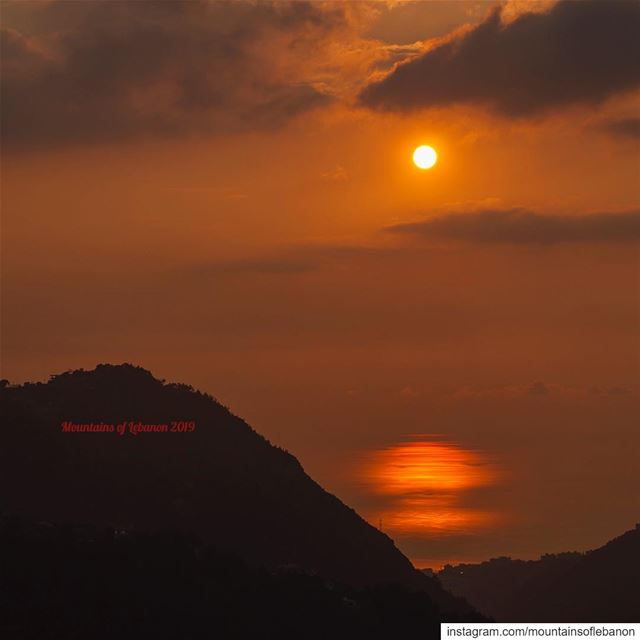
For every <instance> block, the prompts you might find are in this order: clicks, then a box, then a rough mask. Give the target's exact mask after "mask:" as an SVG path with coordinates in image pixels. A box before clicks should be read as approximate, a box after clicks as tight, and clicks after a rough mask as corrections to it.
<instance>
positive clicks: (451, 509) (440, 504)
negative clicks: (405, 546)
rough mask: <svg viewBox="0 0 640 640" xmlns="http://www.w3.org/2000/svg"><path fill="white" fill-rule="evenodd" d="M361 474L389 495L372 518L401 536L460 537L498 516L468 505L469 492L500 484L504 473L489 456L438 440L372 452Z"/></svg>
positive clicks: (380, 493)
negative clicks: (456, 535) (384, 506)
mask: <svg viewBox="0 0 640 640" xmlns="http://www.w3.org/2000/svg"><path fill="white" fill-rule="evenodd" d="M359 475H360V478H361V480H363V481H364V482H365V483H366V484H367V485H368V486H369V487H370V488H371V490H372V491H373V492H374V493H375V494H377V495H378V496H383V497H384V501H385V504H386V505H387V506H386V508H384V509H380V510H378V511H377V512H375V513H372V514H370V517H371V519H372V520H373V521H376V522H377V521H378V520H383V522H384V529H385V530H389V531H391V532H394V533H399V534H409V535H410V534H418V535H420V534H431V535H455V534H461V533H472V532H473V531H475V530H477V529H479V528H484V527H488V526H491V525H493V524H495V523H496V522H497V520H498V516H497V514H496V513H493V512H491V511H488V510H484V509H480V508H474V507H472V506H468V505H467V504H466V501H465V499H466V498H468V496H469V492H470V491H472V490H474V489H478V488H481V487H486V486H489V485H493V484H496V483H497V482H498V481H499V478H500V473H499V471H498V469H497V467H496V465H495V464H493V463H492V462H491V461H490V459H489V457H488V456H487V455H486V454H485V453H483V452H480V451H475V450H471V449H465V448H462V447H461V446H459V445H458V444H456V443H453V442H448V441H443V440H438V439H437V437H436V436H432V435H421V436H414V439H413V440H410V441H407V442H401V443H399V444H395V445H392V446H389V447H386V448H384V449H380V450H377V451H373V452H370V453H369V454H367V455H366V456H365V459H364V461H363V463H362V465H361V467H360V469H359Z"/></svg>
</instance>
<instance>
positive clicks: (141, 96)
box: [1, 0, 346, 148]
mask: <svg viewBox="0 0 640 640" xmlns="http://www.w3.org/2000/svg"><path fill="white" fill-rule="evenodd" d="M27 4H28V5H30V6H29V7H27V9H26V10H30V11H31V14H30V15H29V16H28V18H29V19H28V20H27V19H26V18H25V15H22V14H19V13H18V14H16V15H14V14H15V11H16V10H14V14H12V13H11V12H9V16H8V18H9V20H5V24H6V23H7V22H8V21H10V19H11V18H12V17H13V18H14V24H17V25H18V26H20V27H21V28H22V29H25V30H26V28H27V27H25V26H23V25H27V24H31V25H33V26H32V32H31V33H29V32H26V31H24V32H20V31H19V30H18V29H15V28H14V29H11V28H6V29H3V30H2V41H1V42H2V80H3V101H2V132H3V133H2V135H3V144H4V145H5V146H8V147H12V148H15V147H20V148H31V147H43V146H56V145H67V144H75V143H85V142H100V141H114V140H119V139H126V138H131V137H135V136H141V135H154V136H158V135H161V136H171V135H182V134H185V133H190V132H204V133H209V132H218V131H237V130H243V129H265V128H266V129H268V128H273V127H278V126H281V125H283V124H285V123H286V122H287V121H289V120H290V119H291V118H293V117H295V116H296V115H297V114H300V113H302V112H304V111H307V110H309V109H312V108H314V107H317V106H319V105H322V104H324V103H326V102H327V101H328V97H327V96H326V95H324V94H323V93H322V92H320V91H319V90H318V89H317V88H316V87H314V86H312V85H311V84H308V83H307V82H305V80H304V79H303V77H302V74H300V73H296V71H297V67H296V66H295V65H296V61H298V60H301V59H302V56H301V52H303V51H307V50H308V49H310V48H313V47H314V46H317V43H318V42H322V41H323V39H324V38H327V37H329V36H330V35H332V34H334V33H336V32H337V31H338V30H340V29H343V28H345V21H346V16H345V10H344V7H343V6H342V5H335V6H334V5H329V6H325V5H323V6H316V5H315V4H313V3H309V2H291V3H248V2H214V3H207V2H196V1H191V2H182V1H180V2H173V1H171V0H169V1H150V2H134V1H131V2H101V1H97V2H86V3H82V2H76V3H73V2H72V3H69V2H54V3H27ZM23 11H24V10H23ZM283 58H284V59H285V60H284V62H283Z"/></svg>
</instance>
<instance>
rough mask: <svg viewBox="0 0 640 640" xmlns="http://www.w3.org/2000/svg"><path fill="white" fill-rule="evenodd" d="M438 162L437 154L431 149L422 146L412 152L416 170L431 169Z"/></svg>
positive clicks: (424, 145)
mask: <svg viewBox="0 0 640 640" xmlns="http://www.w3.org/2000/svg"><path fill="white" fill-rule="evenodd" d="M437 161H438V154H437V153H436V150H435V149H434V148H433V147H430V146H428V145H426V144H423V145H421V146H419V147H417V148H416V150H415V151H414V152H413V163H414V164H415V165H416V167H418V169H431V167H433V165H434V164H435V163H436V162H437Z"/></svg>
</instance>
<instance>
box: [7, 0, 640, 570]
mask: <svg viewBox="0 0 640 640" xmlns="http://www.w3.org/2000/svg"><path fill="white" fill-rule="evenodd" d="M577 4H580V3H577ZM612 4H613V5H616V3H612ZM139 5H140V3H118V5H117V7H116V8H115V9H114V8H113V6H112V7H111V8H110V7H109V6H108V4H103V3H99V2H97V3H89V4H83V3H72V2H53V3H51V2H42V3H36V2H34V3H28V4H26V5H25V4H24V3H13V2H7V3H3V7H2V24H3V29H4V30H5V31H4V33H3V76H4V78H5V85H4V86H5V88H4V94H5V100H4V103H5V106H3V147H2V152H3V157H2V160H3V164H2V210H3V218H2V231H3V240H2V241H3V247H2V248H3V251H2V260H3V269H2V276H3V283H2V284H3V300H2V350H3V358H2V360H3V374H2V375H3V376H4V377H6V378H9V379H10V380H12V381H13V382H21V381H24V380H35V379H46V377H47V376H48V375H49V374H51V373H54V372H59V371H62V370H66V369H70V368H77V367H86V368H89V367H93V366H94V365H95V364H96V363H98V362H122V361H128V362H134V363H136V364H140V365H142V366H144V367H146V368H148V369H150V370H151V371H153V373H154V374H156V375H157V376H158V377H162V378H166V379H168V380H179V381H184V382H187V383H190V384H193V385H194V386H197V387H199V388H201V389H203V390H206V391H208V392H210V393H212V394H213V395H214V396H215V397H217V398H219V399H220V400H221V401H222V402H223V403H225V404H227V405H229V406H230V407H231V408H232V410H233V411H235V412H236V413H238V414H239V415H241V416H243V417H244V418H245V419H247V420H248V421H249V422H250V423H251V424H252V426H254V427H255V428H256V429H257V430H258V431H260V432H261V433H263V434H264V435H266V436H267V437H268V438H269V439H270V440H272V441H273V442H275V443H277V444H279V445H282V446H284V447H286V448H287V449H289V450H291V451H292V453H294V454H295V455H297V456H298V457H299V458H300V460H301V462H302V464H303V466H304V467H305V469H306V470H307V471H308V472H309V473H310V474H311V475H312V476H313V477H314V478H316V479H317V480H318V481H319V482H320V483H321V484H323V486H325V487H326V488H327V489H329V490H331V491H333V492H334V493H336V494H337V495H338V496H339V497H341V498H342V499H344V500H345V501H346V502H348V504H350V505H351V506H353V507H354V508H355V509H356V510H358V511H359V512H361V513H363V514H364V515H365V516H366V517H368V518H369V519H370V521H371V522H372V523H373V524H375V525H376V526H377V525H378V522H379V519H380V518H382V519H383V528H384V529H385V531H387V532H388V533H389V534H390V535H392V536H393V537H394V539H396V540H397V543H398V545H399V546H400V548H401V549H403V550H404V551H405V552H406V553H407V554H408V555H409V556H410V557H411V558H413V559H414V560H416V562H419V563H420V564H433V565H438V564H441V563H442V562H443V561H450V560H481V559H484V558H487V557H490V556H492V555H493V556H495V555H513V556H520V557H532V556H535V555H537V554H540V553H543V552H554V551H562V550H567V549H585V548H589V547H593V546H596V545H599V544H601V543H603V542H604V541H605V540H607V539H608V538H610V537H612V536H614V535H616V534H618V533H620V532H622V531H623V530H624V529H627V528H629V527H631V526H632V525H633V524H635V522H636V520H637V514H638V512H639V511H638V510H639V507H640V498H638V497H637V496H640V484H639V482H638V479H637V478H636V474H634V473H632V468H633V466H634V465H635V464H636V461H635V457H636V453H637V450H638V447H639V446H640V436H639V435H638V432H637V428H636V426H635V421H636V420H637V416H638V411H639V409H640V406H639V404H640V402H639V387H638V380H639V378H638V374H639V368H640V367H639V353H640V352H639V350H638V347H639V344H638V324H639V320H640V317H639V316H640V307H639V305H638V284H639V270H638V268H639V266H640V265H639V262H638V257H639V254H638V240H639V239H640V232H639V223H638V213H637V211H638V209H639V203H640V191H639V187H638V185H639V184H640V181H639V178H640V176H639V170H638V168H639V166H640V163H639V162H638V160H639V148H638V140H639V138H638V135H637V123H636V124H635V125H634V124H633V123H634V118H637V113H638V111H637V110H638V93H637V92H638V88H639V87H640V85H639V84H638V79H637V75H638V74H637V71H636V72H635V76H634V75H633V71H631V72H629V71H628V70H626V71H625V69H620V68H619V67H620V64H621V63H620V61H619V60H616V59H612V60H611V61H609V60H608V59H607V60H605V62H606V64H610V65H612V67H611V69H609V68H608V67H607V66H606V64H604V63H603V68H604V71H605V72H606V73H603V77H602V78H596V77H595V76H596V73H599V71H598V70H594V71H593V77H591V76H588V77H587V78H586V80H584V86H580V87H575V91H573V88H571V87H570V88H569V89H568V90H567V91H566V95H565V91H564V89H562V92H563V94H562V95H563V100H562V101H558V100H556V97H555V96H556V95H557V94H558V93H559V92H560V89H558V88H557V87H564V86H565V85H567V84H569V85H570V84H571V79H570V78H569V79H568V80H566V81H565V80H563V79H562V78H560V82H559V83H558V85H557V87H556V86H555V85H550V86H549V87H548V86H546V85H542V86H540V87H539V88H538V89H536V94H535V95H530V96H529V95H527V101H526V103H522V102H521V98H520V95H519V94H517V95H514V94H513V93H512V92H511V91H510V89H509V86H507V87H505V85H504V83H502V84H501V82H502V80H501V76H500V73H502V74H503V75H504V77H507V78H508V77H509V74H510V73H513V70H512V69H511V68H510V67H509V66H508V64H507V62H505V58H508V55H507V53H505V52H504V51H503V53H502V55H498V56H497V57H496V58H495V59H494V62H493V66H494V67H495V74H494V76H495V77H494V76H492V75H491V71H492V68H491V67H490V68H489V69H488V70H486V69H485V68H484V67H482V68H481V69H480V71H479V72H480V73H487V74H488V75H487V79H486V85H483V86H479V87H476V86H475V85H474V84H473V83H472V82H470V81H468V82H466V83H465V84H464V86H463V87H462V88H460V87H456V86H452V87H451V86H449V84H448V80H447V79H448V78H449V77H450V76H449V74H447V73H446V71H447V70H446V67H445V68H444V71H443V72H442V73H441V71H440V68H439V67H437V64H447V63H437V64H436V62H432V60H434V59H433V58H429V60H428V62H429V64H430V65H431V66H428V65H427V66H424V68H422V67H420V66H419V63H420V60H422V58H421V56H425V55H426V56H429V55H434V53H433V52H434V51H435V52H436V53H437V51H438V47H439V46H446V44H443V43H447V42H450V41H452V39H453V40H455V39H456V38H458V39H459V38H462V37H464V34H465V33H469V32H473V29H474V28H481V27H482V25H485V26H486V28H487V29H489V26H490V25H489V22H488V21H490V19H491V18H488V17H487V15H488V14H489V12H490V11H491V10H492V9H493V8H494V7H495V6H496V5H497V3H489V2H473V1H471V2H466V1H462V2H421V3H404V2H399V3H389V4H386V3H381V2H379V3H375V2H374V3H350V4H346V5H345V4H341V3H328V4H314V3H310V4H309V3H305V2H299V3H293V4H284V3H277V4H276V5H271V4H258V5H256V4H245V3H242V2H240V3H216V4H215V5H207V4H200V3H160V4H154V3H147V5H146V8H145V9H141V8H140V6H139ZM549 6H550V3H548V2H547V3H541V4H540V5H538V6H537V9H538V10H539V11H543V10H546V11H547V13H540V14H538V15H539V16H541V18H540V22H535V23H534V22H531V23H530V24H529V23H527V24H529V27H527V28H530V29H532V30H533V32H534V33H538V31H536V29H542V30H544V29H545V28H546V26H545V25H546V24H547V22H548V21H551V20H555V19H556V17H557V16H560V17H558V18H557V19H558V20H560V19H561V18H562V15H561V14H560V12H557V16H556V14H554V13H549V12H550V11H552V9H549ZM532 7H533V5H532V4H529V5H527V7H525V8H524V9H523V4H522V3H520V4H517V3H510V4H509V7H508V8H507V9H505V13H504V23H505V25H507V24H517V25H520V26H522V25H523V24H524V23H521V22H520V23H519V22H518V20H519V18H518V16H521V15H522V14H523V12H525V17H526V16H527V15H528V14H527V13H526V12H527V11H529V10H530V9H531V8H532ZM554 16H555V17H554ZM569 18H571V16H569ZM569 18H566V19H567V20H568V19H569ZM562 19H565V18H562ZM509 20H511V21H514V20H515V22H511V23H509V22H508V21H509ZM477 25H481V27H478V26H477ZM520 26H519V27H518V28H520ZM525 26H526V25H525ZM502 28H507V27H506V26H503V27H502ZM523 29H524V27H523ZM492 33H493V36H494V37H495V38H498V39H499V38H501V37H502V36H501V35H500V34H501V33H502V32H501V31H500V30H498V31H496V32H495V33H494V32H492ZM563 33H565V32H563ZM105 34H107V35H108V36H109V38H110V39H106V40H105V38H106V36H105ZM566 34H567V35H566V37H567V38H569V39H570V38H571V37H573V36H572V34H573V31H571V29H569V30H567V31H566ZM527 37H528V36H527V35H526V31H525V35H524V36H521V37H519V39H518V41H519V42H521V43H522V44H521V45H519V46H521V49H518V55H521V56H522V64H524V63H525V62H526V59H525V55H537V54H533V53H532V52H530V51H529V52H528V50H527V49H526V42H527V40H526V38H527ZM607 37H614V38H615V37H616V34H613V36H607V34H603V35H602V39H603V41H604V42H605V43H606V38H607ZM617 39H618V41H620V42H622V43H623V44H622V45H621V46H623V45H624V39H623V37H622V36H619V35H618V36H617ZM508 42H509V41H507V44H504V43H503V44H500V45H499V46H500V47H507V46H510V45H509V44H508ZM579 44H580V43H578V44H576V46H575V51H577V52H581V51H582V49H581V48H580V46H579ZM549 46H551V45H549ZM496 47H498V45H496ZM566 50H568V51H573V49H572V48H571V46H568V47H567V48H566ZM165 51H167V52H168V53H167V56H166V59H165V57H163V56H164V55H165V54H164V52H165ZM172 51H178V52H180V53H181V55H180V56H178V57H177V58H176V57H172V56H171V55H170V54H171V52H172ZM496 51H498V53H499V54H500V52H501V51H502V50H501V49H500V48H499V47H498V48H497V49H496ZM505 51H507V50H506V49H505ZM120 52H122V55H120ZM425 52H426V53H425ZM481 55H482V51H480V52H479V53H478V54H477V55H474V56H471V58H476V57H478V56H481ZM576 55H577V54H576ZM181 56H183V58H184V61H183V62H182V58H181ZM460 56H462V54H460ZM603 56H604V54H603ZM176 60H177V61H176ZM412 61H413V62H412ZM416 61H418V62H416ZM534 62H535V64H543V63H544V60H543V61H542V62H540V61H539V60H537V59H536V60H535V61H534ZM397 63H403V66H407V67H408V66H409V65H411V64H414V65H418V66H417V67H415V66H414V67H412V68H417V69H418V71H417V72H416V73H418V75H417V77H418V84H417V85H415V82H416V81H415V80H413V79H411V78H410V81H409V80H402V78H400V80H398V82H397V83H396V85H392V84H391V85H389V86H390V87H391V89H390V90H389V91H388V92H387V90H386V85H384V84H383V85H380V86H381V87H382V88H381V89H379V90H377V91H378V93H376V95H375V100H374V98H369V99H365V98H363V96H366V95H367V93H366V91H365V88H367V87H371V86H375V85H374V83H375V82H380V81H382V82H383V83H384V82H385V80H384V79H385V78H388V77H390V76H389V74H391V75H393V74H394V73H396V72H395V71H394V69H395V66H394V65H396V64H397ZM570 63H571V61H569V62H567V65H566V68H567V69H570V68H571V66H570ZM181 64H183V65H184V66H183V67H181V66H180V65H181ZM464 64H468V61H467V59H466V58H463V57H461V58H460V62H459V66H458V67H457V69H458V73H463V72H464V70H462V71H461V69H463V67H464ZM531 64H534V63H531ZM585 64H586V63H585ZM504 65H507V66H506V68H505V69H502V67H503V66H504ZM557 67H558V68H559V69H560V70H561V71H562V70H563V69H564V68H565V67H563V65H562V63H561V61H560V62H559V63H558V64H557ZM552 71H553V70H552V69H551V70H550V71H549V74H550V75H553V74H552ZM614 72H615V73H614ZM477 73H478V71H477V70H476V71H474V74H476V75H477ZM420 74H423V75H424V74H431V75H429V76H428V83H427V86H428V87H429V89H430V90H429V91H428V92H426V93H425V92H424V91H423V89H422V84H420V82H422V80H420V78H422V77H423V76H421V75H420ZM625 74H626V75H625ZM425 77H426V76H425ZM453 77H454V78H455V74H454V76H453ZM518 77H520V76H518ZM571 77H572V78H573V79H574V81H575V75H573V76H571ZM438 78H440V80H438ZM607 78H615V81H616V83H617V84H612V85H610V84H608V82H609V80H608V79H607ZM386 82H388V83H390V82H392V81H390V80H387V81H386ZM393 82H395V80H393ZM425 82H427V81H426V80H425ZM439 82H440V83H441V85H439V84H438V83H439ZM550 82H551V80H550ZM611 82H613V81H611ZM412 83H414V84H412ZM414 85H415V86H414ZM522 86H523V87H524V89H523V91H524V92H525V95H526V91H527V87H529V86H530V85H529V84H527V79H526V77H525V78H524V79H522ZM485 87H486V90H485ZM554 87H555V88H554ZM363 91H364V93H363ZM545 91H548V93H545ZM572 91H573V93H572ZM465 92H466V93H465ZM474 92H475V93H474ZM405 94H406V96H407V98H406V102H403V101H400V103H399V104H398V103H397V100H396V98H397V96H398V95H403V96H404V95H405ZM452 95H453V96H455V99H454V98H451V96H452ZM25 96H26V97H25ZM27 98H29V99H28V100H27ZM436 99H437V101H439V102H437V103H436V102H434V101H436ZM367 100H368V101H367ZM414 100H415V101H416V105H415V106H412V107H411V108H409V107H408V106H407V105H409V104H413V102H411V101H414ZM420 101H422V102H420ZM523 104H524V106H523ZM40 105H44V106H40ZM531 109H533V111H531ZM634 126H635V127H636V128H635V129H634ZM7 132H8V133H7ZM634 132H635V133H634ZM419 144H430V145H432V146H434V147H435V148H436V149H437V151H438V153H439V161H438V164H437V165H436V166H435V167H434V168H433V169H432V170H430V171H426V172H421V171H419V170H417V169H416V168H415V166H414V165H413V164H412V163H411V154H412V151H413V149H414V148H415V147H416V146H417V145H419ZM412 434H439V435H438V437H437V438H426V439H425V438H423V439H419V438H418V439H416V438H412ZM406 456H408V457H409V464H410V465H413V466H415V467H416V468H417V469H418V470H420V473H422V471H424V470H425V469H432V468H434V467H433V465H436V467H437V474H436V475H437V476H438V477H440V478H443V479H450V480H451V482H453V485H451V486H446V485H447V482H449V480H447V482H444V484H442V483H441V484H439V485H438V486H436V487H429V486H419V487H418V489H419V491H418V493H417V494H416V493H415V492H414V491H411V490H409V491H405V489H406V487H404V488H403V487H401V486H399V485H401V484H402V482H400V481H401V480H402V478H403V476H402V475H401V476H398V475H397V474H396V473H395V472H394V471H393V469H394V466H393V465H394V464H395V463H394V462H393V461H394V460H397V459H399V458H403V457H406ZM363 460H364V461H369V463H370V464H372V465H373V471H371V468H370V469H369V470H370V471H371V473H370V474H369V476H367V478H368V479H367V478H363V475H362V469H363V467H362V464H363ZM389 465H391V466H389ZM475 465H477V466H475ZM365 466H366V465H365ZM481 470H482V471H481ZM459 483H462V484H459ZM432 489H435V494H433V492H432V491H431V490H432ZM424 490H428V491H427V493H426V494H425V493H424ZM408 514H409V515H408ZM407 517H408V518H409V519H408V520H407ZM394 518H395V520H394ZM385 522H386V524H385ZM416 523H418V525H417V526H413V525H415V524H416Z"/></svg>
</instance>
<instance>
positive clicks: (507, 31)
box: [360, 0, 640, 117]
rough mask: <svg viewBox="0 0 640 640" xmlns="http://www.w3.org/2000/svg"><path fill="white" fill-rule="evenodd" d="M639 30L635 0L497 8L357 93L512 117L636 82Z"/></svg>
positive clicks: (365, 99)
mask: <svg viewBox="0 0 640 640" xmlns="http://www.w3.org/2000/svg"><path fill="white" fill-rule="evenodd" d="M638 33H640V3H639V2H636V1H635V0H606V1H604V0H583V1H581V2H573V1H570V0H561V1H560V2H558V3H557V4H555V5H553V7H552V8H551V9H549V10H548V11H547V12H546V13H527V14H524V15H521V16H520V17H518V18H517V19H515V20H514V21H512V22H510V23H507V24H505V23H503V21H502V19H501V14H500V11H499V10H497V11H494V12H492V13H491V14H490V16H489V17H488V18H487V19H486V20H485V21H484V22H482V23H481V24H480V25H479V26H477V27H476V28H474V29H472V30H471V31H469V32H468V33H467V34H466V35H464V36H461V37H459V38H456V39H454V40H451V41H449V42H447V43H445V44H443V45H441V46H439V47H437V48H435V49H432V50H431V51H429V52H427V53H426V54H424V55H423V56H421V57H419V58H417V59H414V60H412V61H410V62H408V63H406V64H401V65H399V66H398V67H396V69H395V70H394V71H393V72H392V73H391V74H389V75H388V76H387V77H385V78H384V79H383V80H381V81H379V82H376V83H374V84H371V85H369V86H368V87H366V88H365V89H364V91H363V92H362V93H361V95H360V101H361V103H362V104H364V105H366V106H369V107H372V108H376V109H380V110H389V111H411V110H415V109H420V108H426V107H437V106H443V105H448V104H454V103H470V104H478V105H484V106H488V107H489V108H491V109H493V110H495V111H497V112H499V113H501V114H503V115H507V116H513V117H516V116H528V115H532V114H537V113H541V112H544V111H546V110H549V109H554V108H560V107H564V106H567V105H571V104H578V103H586V104H595V103H598V102H601V101H603V100H605V99H606V98H608V97H609V96H611V95H613V94H616V93H618V92H622V91H627V90H631V89H635V88H637V87H639V86H640V65H639V64H638V60H640V38H639V37H638Z"/></svg>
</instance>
